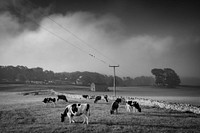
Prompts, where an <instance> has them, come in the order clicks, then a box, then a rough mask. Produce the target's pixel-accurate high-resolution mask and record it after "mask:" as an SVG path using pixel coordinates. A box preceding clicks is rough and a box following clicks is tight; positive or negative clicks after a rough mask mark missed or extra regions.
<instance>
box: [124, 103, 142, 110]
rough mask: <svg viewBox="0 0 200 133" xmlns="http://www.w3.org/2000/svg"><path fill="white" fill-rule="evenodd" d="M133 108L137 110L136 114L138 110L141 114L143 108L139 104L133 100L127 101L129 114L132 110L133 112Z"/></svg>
mask: <svg viewBox="0 0 200 133" xmlns="http://www.w3.org/2000/svg"><path fill="white" fill-rule="evenodd" d="M133 108H135V112H136V109H137V110H138V112H141V108H140V105H139V103H138V102H136V101H132V100H126V110H127V111H128V112H131V110H132V111H133Z"/></svg>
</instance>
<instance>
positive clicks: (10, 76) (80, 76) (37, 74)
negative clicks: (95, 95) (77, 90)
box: [0, 66, 154, 86]
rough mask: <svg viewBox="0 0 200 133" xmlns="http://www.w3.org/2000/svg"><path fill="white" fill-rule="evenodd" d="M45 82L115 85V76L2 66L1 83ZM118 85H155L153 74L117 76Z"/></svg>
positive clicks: (0, 67)
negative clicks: (132, 76)
mask: <svg viewBox="0 0 200 133" xmlns="http://www.w3.org/2000/svg"><path fill="white" fill-rule="evenodd" d="M34 81H39V82H40V83H45V84H79V85H90V84H91V83H92V82H95V83H102V84H107V85H108V86H113V76H111V75H103V74H100V73H96V72H87V71H86V72H79V71H77V72H71V73H69V72H61V73H55V72H53V71H49V70H44V69H43V68H41V67H36V68H28V67H26V66H16V67H15V66H0V83H34ZM116 84H117V86H136V85H153V84H154V78H153V77H151V76H140V77H136V78H131V77H123V78H121V77H118V76H117V77H116Z"/></svg>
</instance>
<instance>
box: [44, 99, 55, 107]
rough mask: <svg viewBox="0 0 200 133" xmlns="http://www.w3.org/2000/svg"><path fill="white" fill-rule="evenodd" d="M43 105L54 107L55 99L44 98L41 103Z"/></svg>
mask: <svg viewBox="0 0 200 133" xmlns="http://www.w3.org/2000/svg"><path fill="white" fill-rule="evenodd" d="M42 102H43V103H45V104H47V103H53V104H54V106H55V103H56V98H51V97H50V98H44V100H43V101H42Z"/></svg>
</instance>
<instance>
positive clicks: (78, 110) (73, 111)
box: [61, 103, 90, 124]
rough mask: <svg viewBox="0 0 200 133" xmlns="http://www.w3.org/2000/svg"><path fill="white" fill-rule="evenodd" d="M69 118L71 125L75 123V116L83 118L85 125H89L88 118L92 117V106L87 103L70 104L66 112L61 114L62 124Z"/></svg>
mask: <svg viewBox="0 0 200 133" xmlns="http://www.w3.org/2000/svg"><path fill="white" fill-rule="evenodd" d="M66 116H67V117H68V118H69V123H72V122H73V123H74V122H75V121H74V120H73V116H83V119H84V121H83V124H84V123H85V122H86V124H88V123H89V120H88V116H90V105H89V104H87V103H74V104H69V105H67V107H66V108H65V110H64V112H63V113H61V122H64V121H65V117H66Z"/></svg>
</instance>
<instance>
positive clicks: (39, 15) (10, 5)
mask: <svg viewBox="0 0 200 133" xmlns="http://www.w3.org/2000/svg"><path fill="white" fill-rule="evenodd" d="M0 5H1V6H0V14H4V13H7V14H9V15H10V16H12V18H13V19H15V20H16V21H17V22H18V23H19V25H20V28H19V30H21V31H23V30H24V29H28V30H36V29H37V28H38V27H39V25H40V21H41V20H42V19H43V18H45V17H46V16H48V15H49V14H51V7H52V6H51V5H49V6H47V7H41V6H36V5H34V4H33V3H31V2H30V1H28V0H6V1H4V0H3V1H0Z"/></svg>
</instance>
